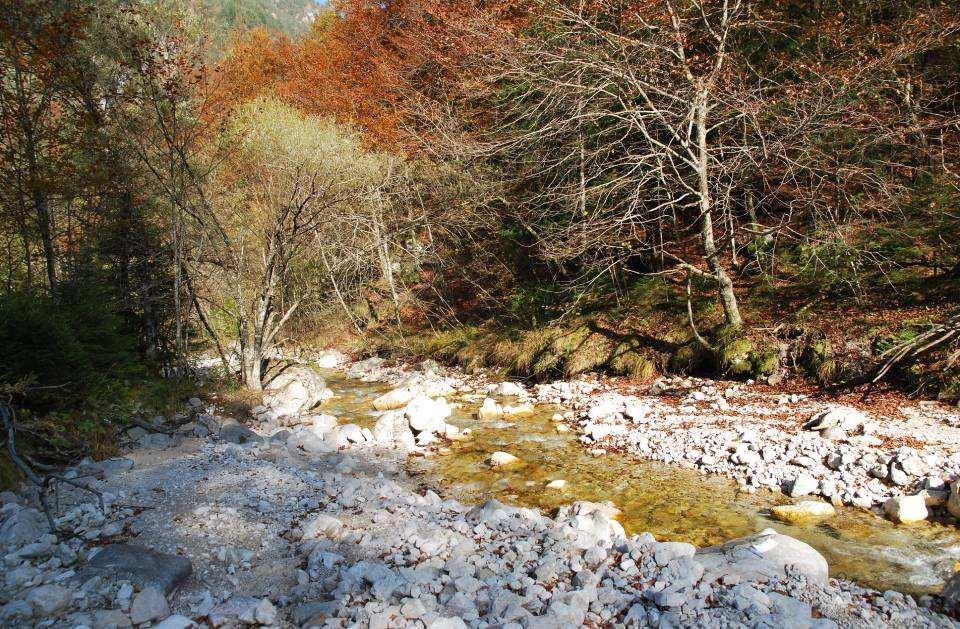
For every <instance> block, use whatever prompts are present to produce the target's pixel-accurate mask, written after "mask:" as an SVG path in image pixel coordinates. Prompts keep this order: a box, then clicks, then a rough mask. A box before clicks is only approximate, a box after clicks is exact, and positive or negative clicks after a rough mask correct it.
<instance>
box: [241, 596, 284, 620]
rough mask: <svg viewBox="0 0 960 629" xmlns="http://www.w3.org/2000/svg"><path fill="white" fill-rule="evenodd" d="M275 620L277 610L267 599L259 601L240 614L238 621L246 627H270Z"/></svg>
mask: <svg viewBox="0 0 960 629" xmlns="http://www.w3.org/2000/svg"><path fill="white" fill-rule="evenodd" d="M276 620H277V608H276V607H274V606H273V603H271V602H270V600H269V599H266V598H263V599H260V600H259V601H258V602H257V604H256V605H251V606H250V607H249V608H248V609H247V610H245V611H244V612H243V613H242V614H240V621H241V622H244V623H246V624H248V625H272V624H274V623H275V622H276Z"/></svg>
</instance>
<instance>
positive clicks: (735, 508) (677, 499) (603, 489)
mask: <svg viewBox="0 0 960 629" xmlns="http://www.w3.org/2000/svg"><path fill="white" fill-rule="evenodd" d="M320 371H321V373H322V374H323V376H324V377H325V378H326V380H327V383H328V386H330V387H331V388H332V389H333V390H334V391H335V392H336V394H337V397H335V398H334V399H332V400H330V401H329V402H327V403H326V404H325V405H324V406H323V412H327V413H331V414H333V415H336V416H337V417H338V418H339V419H340V423H341V424H344V423H356V424H358V425H361V426H366V427H372V426H373V424H374V423H375V422H376V416H377V413H376V412H374V411H373V410H372V409H373V405H372V402H373V400H374V399H375V398H376V397H378V396H379V395H381V394H383V393H385V392H386V391H389V390H390V389H391V388H392V387H391V386H390V385H388V384H385V383H366V382H362V381H359V380H353V379H349V378H346V377H345V376H344V375H343V374H342V373H340V372H335V371H328V370H320ZM448 401H450V402H451V403H455V402H460V403H462V408H459V409H456V410H454V413H453V416H452V417H451V418H450V419H448V423H452V424H456V425H457V426H459V427H460V428H461V429H463V428H469V429H471V430H472V435H471V436H470V438H468V439H466V440H464V441H457V442H453V443H450V444H445V445H443V446H441V447H440V448H439V449H438V451H437V452H436V453H434V454H431V455H429V456H413V457H410V458H409V459H408V463H407V469H408V471H409V472H410V473H411V475H413V476H415V477H417V479H418V480H419V481H420V482H421V483H422V484H423V485H424V486H426V487H430V488H432V489H434V490H435V491H437V493H439V494H440V495H441V496H444V497H446V498H456V499H458V500H461V501H463V502H466V503H473V504H476V503H482V502H484V501H486V500H488V499H490V498H496V499H498V500H500V501H502V502H506V503H509V504H514V505H519V506H525V507H535V508H539V509H540V510H541V511H543V512H544V513H548V514H552V512H553V511H554V510H555V509H556V508H557V507H559V506H560V505H562V504H566V503H570V502H574V501H576V500H590V501H604V500H609V501H612V502H613V503H614V504H615V505H616V506H617V507H618V508H619V509H620V510H621V511H622V515H621V517H620V521H621V522H622V524H623V526H624V528H625V529H626V531H627V533H628V534H633V533H642V532H644V531H649V532H650V533H653V535H654V536H656V538H657V540H660V541H682V542H690V543H692V544H694V545H696V546H697V547H703V546H711V545H715V544H719V543H722V542H724V541H727V540H729V539H732V538H735V537H741V536H744V535H748V534H751V533H755V532H757V531H759V530H761V529H764V528H767V527H772V528H774V529H777V530H778V531H780V532H781V533H784V534H786V535H790V536H792V537H795V538H797V539H800V540H803V541H804V542H806V543H808V544H810V545H811V546H813V547H814V548H816V549H817V550H818V551H820V553H822V554H823V555H824V557H826V559H827V561H828V562H829V564H830V576H832V577H837V578H844V579H849V580H851V581H855V582H857V583H859V584H861V585H863V586H867V587H871V588H874V589H877V590H880V591H885V590H898V591H901V592H906V593H909V594H914V595H921V594H927V593H934V592H937V591H939V589H940V588H941V587H942V585H943V582H944V580H945V579H946V578H947V577H948V576H949V575H950V574H951V573H952V572H953V571H954V570H956V569H957V566H958V565H960V563H958V562H960V530H958V529H957V528H956V527H955V526H953V525H947V524H940V523H937V522H922V523H919V524H912V525H897V524H894V523H893V522H891V521H889V520H886V519H884V518H882V517H880V516H877V515H875V514H873V513H871V512H867V511H863V510H861V509H856V508H851V507H840V508H838V509H837V514H836V515H835V516H833V517H831V518H828V519H826V520H823V521H821V522H819V523H813V524H807V525H790V524H785V523H782V522H779V521H777V520H774V519H772V518H770V517H769V514H768V510H769V508H770V507H772V506H774V505H777V504H784V503H789V502H790V499H789V498H788V497H786V496H784V495H782V494H779V493H774V492H759V493H756V494H750V493H746V492H741V491H739V490H738V487H737V485H736V483H734V482H733V481H731V480H729V479H726V478H722V477H717V476H703V475H701V474H699V473H697V472H695V471H693V470H685V469H681V468H676V467H672V466H669V465H665V464H662V463H652V462H645V461H641V460H638V459H635V458H633V457H630V456H627V455H621V454H616V453H608V454H605V455H603V456H599V457H597V456H593V455H591V454H590V453H589V452H588V451H587V449H586V448H584V447H583V446H582V445H581V444H580V443H579V442H578V441H577V435H576V433H574V432H568V433H557V432H556V430H555V428H554V424H553V422H552V421H551V417H552V415H553V414H554V413H555V412H556V411H557V409H556V408H553V407H545V406H538V407H537V412H536V413H535V414H533V415H525V416H518V417H510V418H503V419H497V420H484V421H481V420H478V419H477V418H476V413H475V411H476V409H477V408H478V406H479V405H478V404H477V403H471V402H467V401H466V400H462V399H458V398H457V397H455V396H451V397H450V398H448ZM497 450H503V451H506V452H509V453H511V454H513V455H514V456H517V457H519V458H520V459H521V460H522V461H523V462H524V464H523V465H522V466H519V467H515V468H508V469H499V470H493V469H490V467H489V466H488V465H487V464H486V463H485V462H484V461H485V459H486V458H487V457H488V456H489V455H490V453H492V452H494V451H497ZM556 479H563V480H565V481H566V482H567V484H566V486H565V487H564V488H563V489H549V488H546V484H547V483H548V482H549V481H551V480H556Z"/></svg>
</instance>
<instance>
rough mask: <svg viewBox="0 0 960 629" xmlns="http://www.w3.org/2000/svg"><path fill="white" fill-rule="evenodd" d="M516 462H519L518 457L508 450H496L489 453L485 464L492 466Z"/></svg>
mask: <svg viewBox="0 0 960 629" xmlns="http://www.w3.org/2000/svg"><path fill="white" fill-rule="evenodd" d="M517 463H520V459H518V458H517V457H515V456H513V455H512V454H510V453H509V452H500V451H497V452H494V453H493V454H491V455H490V457H489V458H488V459H487V464H488V465H490V467H493V468H498V467H506V466H508V465H514V464H517Z"/></svg>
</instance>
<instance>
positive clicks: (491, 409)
mask: <svg viewBox="0 0 960 629" xmlns="http://www.w3.org/2000/svg"><path fill="white" fill-rule="evenodd" d="M502 416H503V407H502V406H500V405H499V404H497V401H496V400H494V399H493V398H492V397H488V398H485V399H484V400H483V404H481V405H480V408H479V409H478V410H477V418H478V419H496V418H498V417H502Z"/></svg>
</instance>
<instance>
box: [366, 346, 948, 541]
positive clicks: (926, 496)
mask: <svg viewBox="0 0 960 629" xmlns="http://www.w3.org/2000/svg"><path fill="white" fill-rule="evenodd" d="M350 370H351V374H352V375H353V376H354V377H359V378H362V379H366V380H377V381H385V382H390V383H391V384H393V385H394V386H396V387H398V389H397V391H403V392H404V393H403V395H405V396H406V398H404V397H403V396H401V398H400V399H412V396H414V395H416V394H417V393H424V392H426V393H427V394H433V393H436V394H440V390H439V389H438V386H441V387H442V388H443V390H446V391H449V392H452V391H457V392H459V393H461V394H464V393H466V394H468V395H469V394H470V393H481V394H486V395H489V396H491V397H487V398H486V399H484V400H483V405H482V406H481V409H480V411H479V413H480V415H481V416H483V417H485V418H488V419H495V418H498V417H502V416H504V415H507V416H509V415H510V414H511V413H518V412H525V411H526V410H528V408H529V405H530V404H531V403H534V402H536V403H541V404H554V405H558V406H561V407H563V408H564V409H565V410H564V411H562V412H560V413H558V415H557V417H556V420H557V423H558V429H560V430H565V429H572V430H575V431H577V432H578V434H580V436H581V441H582V442H583V444H584V446H585V447H588V448H590V449H591V450H593V451H595V452H596V454H597V455H602V454H603V452H606V451H619V452H627V453H630V454H632V455H634V456H637V457H639V458H643V459H646V460H654V461H659V462H663V463H668V464H673V465H678V466H682V467H685V468H691V469H696V470H699V471H701V472H703V473H706V474H721V475H724V476H727V477H730V478H732V479H734V480H736V481H737V482H738V484H739V485H740V486H741V487H742V488H743V489H744V490H745V491H756V490H758V489H760V488H767V489H773V490H778V491H782V492H783V493H785V494H786V495H788V496H790V497H792V498H797V499H799V498H808V499H809V498H811V497H817V498H822V499H825V500H826V501H828V502H830V503H832V504H834V505H838V506H839V505H852V506H856V507H860V508H863V509H873V510H876V511H878V512H884V513H885V514H886V515H887V516H888V517H890V518H891V519H894V520H895V521H901V522H912V521H918V520H923V519H927V518H931V517H941V518H943V517H946V518H960V493H958V492H960V483H958V482H957V479H958V478H960V412H958V411H957V410H956V409H950V408H948V407H944V406H940V405H937V404H925V403H910V404H906V405H904V406H902V407H901V408H899V409H898V410H899V413H900V417H896V418H891V417H885V416H873V415H871V414H869V413H867V412H864V411H862V410H858V409H856V408H852V407H849V406H839V405H833V404H829V403H825V402H821V401H816V400H812V399H810V398H808V397H806V396H803V395H796V394H793V395H786V394H779V395H771V394H770V393H769V392H764V391H757V390H754V388H752V387H750V386H749V385H744V384H740V383H732V382H728V383H719V382H714V381H711V380H698V379H694V378H661V379H659V380H657V381H656V382H654V383H653V384H652V385H651V386H649V387H645V388H643V389H637V388H636V387H624V386H620V385H619V384H618V383H617V382H616V381H606V382H601V381H600V380H598V379H583V380H576V381H559V382H554V383H550V384H540V385H536V386H534V387H526V386H524V385H523V384H521V383H515V382H506V383H495V382H494V383H491V382H487V381H485V380H484V379H483V378H482V377H478V376H469V377H468V376H466V375H464V374H458V373H456V372H450V371H444V372H443V375H442V376H441V375H439V373H440V369H439V368H438V367H437V366H436V365H435V364H433V363H429V370H428V371H431V373H434V375H435V377H434V379H433V380H431V379H430V378H428V377H427V376H425V374H424V373H423V370H422V369H421V370H419V371H418V370H413V369H410V368H408V367H404V366H402V365H401V366H396V365H394V366H387V365H385V364H384V363H382V362H380V361H379V359H373V360H372V361H363V362H360V363H357V364H355V365H353V366H351V367H350ZM424 382H427V383H428V384H427V385H423V383H424ZM438 383H442V384H438ZM424 386H426V387H427V388H426V389H424V388H423V387H424ZM418 387H421V388H420V389H418ZM504 397H506V398H508V401H507V400H503V399H502V398H504Z"/></svg>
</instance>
